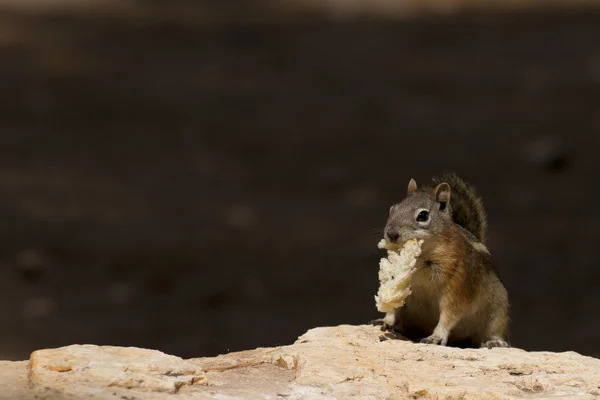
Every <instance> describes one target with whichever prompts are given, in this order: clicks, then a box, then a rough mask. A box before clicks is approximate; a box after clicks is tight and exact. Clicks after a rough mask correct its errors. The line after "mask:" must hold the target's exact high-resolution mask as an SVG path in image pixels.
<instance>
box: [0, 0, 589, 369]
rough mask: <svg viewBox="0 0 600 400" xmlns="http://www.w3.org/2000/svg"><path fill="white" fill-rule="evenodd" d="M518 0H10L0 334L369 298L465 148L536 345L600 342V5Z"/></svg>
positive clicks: (309, 323) (270, 322)
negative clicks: (401, 213) (410, 223)
mask: <svg viewBox="0 0 600 400" xmlns="http://www.w3.org/2000/svg"><path fill="white" fill-rule="evenodd" d="M417 3H419V4H420V5H421V6H419V7H416V6H415V7H413V6H414V5H415V4H417ZM463 3H468V6H469V7H466V8H465V7H462V5H463ZM497 3H502V2H495V1H490V2H484V1H483V0H481V1H480V2H477V1H475V0H471V1H459V0H454V1H451V0H437V1H433V0H432V1H429V2H418V1H417V0H414V1H407V0H396V1H395V2H394V1H391V0H390V1H388V0H379V1H377V2H368V1H367V0H364V1H363V0H352V1H350V0H348V1H345V2H344V1H342V0H337V1H336V0H329V1H322V2H315V1H312V2H311V1H309V0H306V2H303V0H286V1H279V2H272V3H270V2H267V1H263V2H261V1H241V0H236V1H233V0H229V1H227V2H225V1H224V0H221V1H184V0H170V1H168V2H159V1H151V0H147V1H142V0H140V1H129V2H119V3H117V4H115V3H112V2H108V1H106V2H103V1H101V0H97V1H86V2H81V1H71V2H69V1H66V0H65V1H59V0H54V1H53V0H46V1H42V0H27V1H18V0H2V1H1V2H0V5H1V7H0V221H1V223H0V358H2V359H25V358H27V357H28V356H29V353H30V352H31V351H33V350H35V349H38V348H43V347H54V346H62V345H68V344H73V343H94V344H111V345H122V346H138V347H148V348H155V349H159V350H162V351H165V352H168V353H171V354H176V355H179V356H182V357H194V356H208V355H215V354H218V353H223V352H227V351H234V350H241V349H244V348H253V347H257V346H274V345H279V344H287V343H291V342H293V341H294V340H295V339H296V338H297V337H298V336H299V335H301V334H302V333H304V332H305V331H306V330H308V329H310V328H312V327H316V326H323V325H337V324H361V323H366V322H367V321H369V320H371V319H373V318H377V317H378V316H380V315H381V314H379V313H377V311H376V309H375V303H374V299H373V296H374V295H375V293H376V291H377V285H378V281H377V271H378V260H379V258H380V257H381V256H382V255H383V254H382V252H381V251H380V250H378V249H377V246H376V245H377V242H378V241H379V239H380V238H381V230H382V228H383V225H384V224H385V220H386V218H387V213H388V208H389V206H390V205H391V204H392V203H393V202H395V201H398V200H400V199H401V198H402V197H403V195H404V193H405V190H406V186H407V183H408V180H409V179H410V178H411V177H414V178H415V179H416V180H417V182H419V181H424V180H426V179H429V178H430V177H431V175H432V174H435V173H438V172H440V171H444V170H454V171H456V172H458V173H459V174H461V175H462V176H463V177H464V178H466V179H467V180H469V181H470V182H472V183H473V184H475V186H476V187H477V189H478V190H479V193H480V194H481V195H482V196H483V197H484V200H485V203H486V205H487V210H488V213H489V220H490V229H489V246H490V248H491V250H492V253H493V255H494V256H495V260H496V262H497V264H498V267H499V269H500V271H501V274H502V277H503V278H504V280H505V282H506V285H507V287H508V289H509V292H510V295H511V299H512V305H513V314H512V318H513V335H512V343H513V345H515V346H518V347H522V348H525V349H527V350H551V351H564V350H575V351H578V352H581V353H583V354H587V355H592V356H600V340H599V338H600V317H599V316H598V309H599V308H600V291H599V286H600V253H599V251H598V237H599V234H600V208H598V207H596V203H597V202H598V196H599V194H600V190H599V187H598V182H599V177H600V173H599V172H600V171H599V166H598V160H599V154H598V148H599V145H600V9H599V8H598V7H596V5H595V4H594V3H595V2H594V1H588V2H583V1H582V2H565V3H569V4H570V5H571V6H570V7H566V6H564V5H560V4H559V5H556V6H555V5H553V6H552V7H550V6H548V4H550V2H546V3H545V4H546V5H545V6H544V5H543V4H544V3H543V2H534V1H532V2H527V1H515V2H510V3H504V6H497V5H498V4H497ZM529 3H532V4H533V3H535V4H534V5H533V6H531V7H529V6H530V4H529ZM507 4H508V5H507ZM540 4H542V5H540ZM367 5H368V6H367Z"/></svg>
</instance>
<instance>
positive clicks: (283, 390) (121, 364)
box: [0, 325, 600, 400]
mask: <svg viewBox="0 0 600 400" xmlns="http://www.w3.org/2000/svg"><path fill="white" fill-rule="evenodd" d="M0 373H1V374H2V378H1V380H0V382H2V381H3V382H2V385H1V386H2V387H3V388H8V389H7V390H3V391H2V392H0V398H6V399H9V398H10V399H34V398H35V399H51V398H52V399H56V398H60V399H119V400H124V399H126V400H134V399H140V400H141V399H150V400H153V399H293V400H296V399H323V400H324V399H356V400H358V399H361V400H362V399H365V400H366V399H373V400H375V399H517V398H528V399H531V398H538V399H547V398H561V399H569V398H573V399H575V398H577V399H596V398H600V360H598V359H595V358H591V357H586V356H582V355H580V354H577V353H575V352H564V353H551V352H527V351H524V350H520V349H516V348H509V349H502V348H496V349H491V350H489V349H456V348H448V347H440V346H435V345H426V344H415V343H411V342H408V341H404V340H384V341H382V340H381V332H380V331H379V329H378V328H376V327H372V326H366V325H361V326H350V325H341V326H336V327H323V328H315V329H311V330H309V331H308V332H307V333H305V334H304V335H302V336H300V337H299V338H298V340H297V341H296V342H295V343H294V344H292V345H289V346H282V347H276V348H258V349H254V350H249V351H243V352H237V353H230V354H225V355H220V356H217V357H211V358H197V359H190V360H182V359H181V358H178V357H175V356H171V355H167V354H164V353H161V352H159V351H156V350H146V349H139V348H134V347H126V348H125V347H112V346H94V345H73V346H67V347H62V348H58V349H46V350H38V351H35V352H33V353H32V355H31V358H30V359H29V361H21V362H0Z"/></svg>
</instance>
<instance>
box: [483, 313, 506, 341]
mask: <svg viewBox="0 0 600 400" xmlns="http://www.w3.org/2000/svg"><path fill="white" fill-rule="evenodd" d="M507 332H508V310H507V309H506V308H505V307H503V308H502V309H500V310H497V311H496V313H495V314H494V315H493V316H492V319H491V321H490V324H489V326H488V331H487V337H486V339H485V340H484V341H483V343H481V347H487V348H488V349H491V348H492V347H510V345H509V344H508V343H507V342H506V340H504V338H505V337H506V334H507Z"/></svg>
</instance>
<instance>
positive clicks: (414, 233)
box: [384, 179, 451, 244]
mask: <svg viewBox="0 0 600 400" xmlns="http://www.w3.org/2000/svg"><path fill="white" fill-rule="evenodd" d="M450 221H451V218H450V185H448V183H446V182H442V183H440V184H438V185H437V186H435V187H434V188H433V190H417V183H416V182H415V180H414V179H411V180H410V182H409V183H408V190H407V196H406V198H405V199H404V200H402V201H401V202H400V203H398V204H395V205H393V206H392V207H390V215H389V217H388V220H387V224H386V226H385V230H384V236H385V239H386V240H387V241H388V242H391V243H398V244H400V243H404V242H405V241H407V240H409V239H427V237H429V236H431V235H432V234H436V233H439V232H440V231H441V229H442V228H443V227H444V226H445V225H446V224H448V222H450Z"/></svg>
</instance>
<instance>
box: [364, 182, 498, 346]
mask: <svg viewBox="0 0 600 400" xmlns="http://www.w3.org/2000/svg"><path fill="white" fill-rule="evenodd" d="M486 229H487V219H486V214H485V211H484V208H483V203H482V200H481V198H479V197H478V196H477V194H476V193H475V190H474V188H473V187H471V186H470V185H468V184H467V183H465V182H464V181H463V180H462V179H461V178H459V177H458V176H457V175H456V174H444V175H442V176H440V177H435V178H433V180H432V183H429V184H427V185H425V186H423V187H422V188H417V183H416V182H415V180H414V179H411V180H410V182H409V184H408V190H407V196H406V198H405V199H404V200H403V201H401V202H400V203H398V204H395V205H393V206H392V207H391V208H390V213H389V218H388V220H387V224H386V226H385V230H384V237H385V239H386V241H388V242H391V243H396V244H402V243H404V242H406V241H407V240H409V239H414V238H416V239H423V245H422V252H421V255H420V256H419V257H418V259H417V264H416V271H415V273H414V275H413V276H412V278H411V288H412V294H411V295H410V296H408V298H407V300H406V303H405V304H404V306H403V307H401V308H398V309H396V310H394V311H393V312H390V313H388V314H387V315H386V316H385V318H383V319H379V320H375V321H373V323H374V324H376V325H382V328H381V329H382V330H392V331H397V332H399V333H400V334H402V335H403V336H405V337H406V338H408V339H411V340H414V341H416V340H420V342H421V343H431V344H439V345H442V346H446V345H456V346H458V347H487V348H492V347H509V345H508V343H507V341H506V340H507V336H508V333H509V332H508V331H509V301H508V293H507V290H506V288H505V286H504V284H503V282H502V280H501V279H500V277H499V274H498V271H497V270H496V269H495V268H494V266H493V264H492V259H491V255H490V252H489V250H488V248H487V247H486V245H485V244H484V242H485V235H486Z"/></svg>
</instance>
